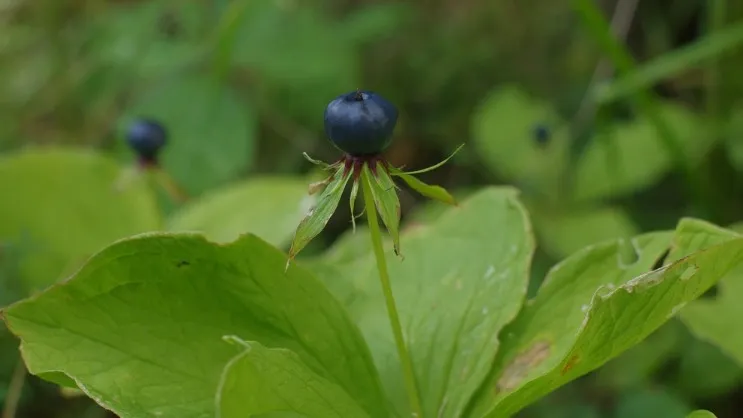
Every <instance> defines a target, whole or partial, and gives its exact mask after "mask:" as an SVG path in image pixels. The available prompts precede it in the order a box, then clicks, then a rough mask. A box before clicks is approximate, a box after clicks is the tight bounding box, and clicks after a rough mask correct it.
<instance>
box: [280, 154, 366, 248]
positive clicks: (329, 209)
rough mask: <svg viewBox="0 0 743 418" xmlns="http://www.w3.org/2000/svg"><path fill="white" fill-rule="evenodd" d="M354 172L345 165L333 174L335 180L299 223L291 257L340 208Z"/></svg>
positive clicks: (317, 232) (318, 231)
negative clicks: (344, 192)
mask: <svg viewBox="0 0 743 418" xmlns="http://www.w3.org/2000/svg"><path fill="white" fill-rule="evenodd" d="M352 175H353V173H352V172H351V171H348V172H346V171H345V168H344V167H342V166H341V167H339V168H338V169H337V170H336V172H335V173H334V174H333V180H332V181H331V182H330V183H328V185H327V186H326V187H325V190H323V192H322V194H321V195H320V197H318V198H317V204H316V205H315V206H314V207H313V208H311V209H310V210H309V212H308V213H307V215H305V217H304V219H302V221H301V222H300V223H299V226H298V227H297V230H296V232H295V233H294V239H293V240H292V244H291V248H290V249H289V258H290V259H292V258H294V257H295V256H296V255H297V254H299V252H300V251H302V248H304V247H305V246H306V245H307V244H308V243H309V242H310V241H311V240H312V239H313V238H315V237H316V236H317V235H318V234H319V233H320V232H322V230H323V229H324V228H325V225H327V224H328V221H329V220H330V217H331V216H333V213H335V210H336V209H337V208H338V203H339V202H340V200H341V197H342V196H343V190H344V189H345V188H346V184H347V183H348V180H349V179H350V178H351V176H352Z"/></svg>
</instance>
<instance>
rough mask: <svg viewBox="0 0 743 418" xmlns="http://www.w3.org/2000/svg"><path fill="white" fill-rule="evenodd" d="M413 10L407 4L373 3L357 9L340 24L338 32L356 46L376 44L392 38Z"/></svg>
mask: <svg viewBox="0 0 743 418" xmlns="http://www.w3.org/2000/svg"><path fill="white" fill-rule="evenodd" d="M411 12H413V9H412V8H411V7H410V5H408V4H405V3H371V4H369V5H367V6H365V7H362V8H359V9H355V10H354V11H352V12H351V13H350V14H349V15H347V16H346V17H345V18H344V19H343V20H342V21H341V22H340V23H339V27H338V32H339V33H340V34H342V36H343V37H344V38H345V39H346V40H348V41H350V42H353V43H355V44H362V43H366V42H374V41H377V40H379V39H380V38H382V39H383V38H385V37H390V36H393V35H394V34H395V30H397V29H399V28H401V27H402V26H403V24H404V23H406V21H408V19H409V18H410V17H412V15H411Z"/></svg>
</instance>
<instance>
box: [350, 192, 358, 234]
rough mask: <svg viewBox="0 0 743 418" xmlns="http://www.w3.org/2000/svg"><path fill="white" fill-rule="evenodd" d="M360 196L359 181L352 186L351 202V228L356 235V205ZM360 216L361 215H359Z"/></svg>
mask: <svg viewBox="0 0 743 418" xmlns="http://www.w3.org/2000/svg"><path fill="white" fill-rule="evenodd" d="M358 196H359V182H358V180H356V181H354V182H353V185H352V186H351V198H350V200H349V205H350V206H351V228H352V230H353V232H354V233H356V218H357V217H358V216H356V214H355V213H354V206H355V205H356V199H357V198H358ZM359 216H360V215H359Z"/></svg>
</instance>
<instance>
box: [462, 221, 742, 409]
mask: <svg viewBox="0 0 743 418" xmlns="http://www.w3.org/2000/svg"><path fill="white" fill-rule="evenodd" d="M669 242H670V237H669V234H666V233H652V234H646V235H641V236H640V237H637V238H634V239H632V240H631V241H625V240H619V241H616V242H609V243H604V244H598V245H594V246H591V247H588V248H586V249H584V250H582V251H580V252H578V253H577V254H575V255H573V256H572V257H570V258H568V259H566V260H565V261H563V262H562V263H560V264H558V265H557V266H555V267H554V268H553V269H552V270H551V271H550V273H549V275H548V276H547V278H546V279H545V281H544V283H543V284H542V287H541V288H540V289H539V292H538V294H537V296H536V297H535V298H534V299H533V300H532V301H531V302H530V303H528V304H527V305H526V306H525V308H524V309H523V310H522V312H521V313H520V314H519V316H518V318H517V319H516V320H515V321H514V322H513V323H511V324H510V325H509V326H508V328H507V329H506V331H505V338H504V341H503V347H502V349H501V350H500V351H499V352H498V355H497V358H496V362H495V366H494V368H493V373H492V374H491V376H490V377H489V378H488V381H487V382H486V384H485V386H484V388H486V389H484V390H482V391H481V392H480V397H479V399H478V400H477V401H476V404H475V408H474V413H475V414H476V415H480V414H482V415H483V416H487V417H506V416H510V415H512V414H514V413H515V412H517V411H519V410H521V409H522V408H523V407H524V406H526V405H528V404H529V403H531V402H534V401H535V400H537V399H538V398H540V397H541V396H544V395H545V394H546V393H549V392H550V391H552V390H554V389H556V388H557V387H560V386H562V385H563V384H565V383H567V382H569V381H571V380H573V379H576V378H577V377H579V376H582V375H584V374H586V373H588V372H590V371H591V370H594V369H596V368H597V367H599V366H601V365H603V364H604V363H606V362H607V361H608V360H610V359H612V358H614V357H616V356H617V355H618V354H620V353H621V352H623V351H624V350H626V349H628V348H630V347H632V346H633V345H635V344H637V343H638V342H640V341H642V340H643V339H644V338H645V337H647V336H648V335H649V334H650V333H651V332H653V331H655V329H657V328H658V327H659V326H660V325H662V324H663V323H664V322H666V321H667V320H668V319H670V318H672V317H673V316H674V315H675V314H676V313H678V312H679V310H681V308H683V307H684V306H685V305H686V304H687V303H688V302H690V301H692V300H694V299H696V298H697V297H699V296H700V295H701V294H702V293H704V292H705V291H706V290H707V289H708V288H710V287H711V286H713V285H714V284H715V283H716V282H717V281H718V280H720V279H721V278H722V277H724V276H725V275H726V274H728V273H729V272H730V271H731V270H732V269H733V268H734V267H735V266H736V265H740V264H741V263H743V238H741V239H735V240H731V241H728V242H725V243H722V244H720V245H717V246H714V247H711V248H709V249H708V250H707V251H704V252H698V253H694V254H692V255H691V256H689V257H687V258H683V259H681V260H679V261H677V262H675V263H673V264H670V265H668V266H666V267H664V268H661V269H658V270H655V271H652V272H648V271H649V270H650V269H651V267H652V266H653V265H654V264H655V263H656V262H657V261H658V259H659V258H660V257H661V256H662V255H663V253H664V251H665V249H666V248H667V246H668V244H669ZM627 250H630V251H629V253H632V252H634V253H636V255H635V256H634V257H631V254H628V251H627ZM633 258H634V259H633Z"/></svg>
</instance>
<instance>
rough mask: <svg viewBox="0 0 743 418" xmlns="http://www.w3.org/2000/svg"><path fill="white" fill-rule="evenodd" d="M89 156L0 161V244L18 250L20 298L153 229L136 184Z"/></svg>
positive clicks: (23, 155)
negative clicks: (97, 254)
mask: <svg viewBox="0 0 743 418" xmlns="http://www.w3.org/2000/svg"><path fill="white" fill-rule="evenodd" d="M123 172H124V170H123V167H120V166H119V165H117V164H116V163H115V162H114V161H112V160H110V159H108V158H106V157H104V156H102V155H99V154H96V153H94V152H92V151H88V150H82V149H73V148H32V149H27V150H24V151H21V152H18V153H11V154H6V155H5V156H3V157H2V158H0V196H4V197H5V198H4V199H3V200H2V202H0V241H1V242H5V243H7V245H11V246H14V247H18V249H19V252H20V255H19V257H20V258H19V259H18V260H17V262H18V265H17V267H18V271H19V273H20V276H21V277H22V280H23V281H24V282H25V283H26V285H27V287H28V289H27V290H35V289H37V288H40V287H45V286H47V285H49V284H51V283H53V282H55V281H56V280H57V279H59V278H61V277H62V276H63V275H64V274H68V273H72V272H73V271H74V270H75V269H77V268H78V267H79V266H80V265H82V263H83V262H84V261H85V260H86V259H87V258H88V257H90V256H91V255H93V254H94V253H95V252H97V251H99V250H100V249H101V248H103V247H104V246H105V245H108V244H110V243H111V242H112V241H115V240H117V239H120V238H124V237H127V236H129V235H134V234H137V233H141V232H146V231H153V230H158V229H160V227H161V220H160V215H159V212H158V208H157V206H156V202H155V199H154V196H153V193H152V192H151V190H150V188H149V186H148V185H147V183H146V182H145V181H144V178H136V179H133V180H132V181H130V182H128V183H127V184H126V186H125V187H122V188H119V187H117V184H118V181H119V179H120V176H121V175H122V173H123Z"/></svg>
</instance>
